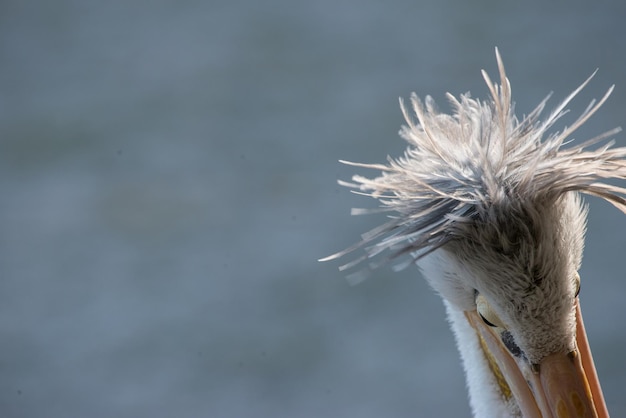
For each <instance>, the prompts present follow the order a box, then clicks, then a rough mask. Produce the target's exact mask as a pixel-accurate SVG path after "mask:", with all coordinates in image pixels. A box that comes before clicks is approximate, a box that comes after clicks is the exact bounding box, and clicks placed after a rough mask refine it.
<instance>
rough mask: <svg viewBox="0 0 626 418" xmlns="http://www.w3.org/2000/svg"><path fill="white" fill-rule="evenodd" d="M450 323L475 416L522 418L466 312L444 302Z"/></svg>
mask: <svg viewBox="0 0 626 418" xmlns="http://www.w3.org/2000/svg"><path fill="white" fill-rule="evenodd" d="M444 304H445V306H446V311H447V313H448V320H449V321H450V324H451V328H452V331H453V332H454V336H455V339H456V344H457V348H458V350H459V353H460V354H461V359H462V361H463V369H464V370H465V380H466V384H467V388H468V392H469V398H470V406H471V408H472V412H473V415H474V417H503V418H507V417H509V418H518V417H521V413H520V410H519V407H518V405H517V403H516V401H515V399H514V398H513V397H512V396H511V394H510V389H509V390H508V392H507V389H508V385H507V383H506V381H505V380H504V377H503V376H502V373H501V372H500V370H499V368H498V366H497V365H496V363H495V361H493V360H491V361H490V359H489V357H488V356H487V355H486V354H485V353H486V350H485V349H484V348H483V345H484V342H483V343H482V344H481V340H480V338H479V336H478V335H477V334H476V332H475V330H474V329H473V328H472V327H471V325H470V324H469V322H468V321H467V318H466V317H465V314H464V313H463V311H461V310H459V309H457V308H455V307H454V306H452V305H451V304H450V303H448V302H447V301H445V300H444Z"/></svg>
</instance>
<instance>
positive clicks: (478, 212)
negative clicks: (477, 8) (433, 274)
mask: <svg viewBox="0 0 626 418" xmlns="http://www.w3.org/2000/svg"><path fill="white" fill-rule="evenodd" d="M496 57H497V62H498V69H499V73H500V80H501V84H500V85H498V84H496V83H494V82H492V81H491V79H490V78H489V76H488V75H487V73H486V72H485V71H482V75H483V78H484V79H485V82H486V84H487V86H488V88H489V91H490V93H491V98H490V99H489V100H487V101H481V100H477V99H473V98H471V97H470V96H469V94H464V95H461V96H460V98H458V99H457V98H456V97H454V96H453V95H451V94H449V93H448V94H447V98H448V100H449V101H450V103H451V106H452V108H453V112H452V114H445V113H441V112H439V110H438V109H437V107H436V105H435V102H434V100H433V99H432V98H431V97H430V96H426V98H425V100H424V102H422V101H421V100H420V99H419V98H418V97H417V95H415V94H412V95H411V106H410V107H411V109H412V111H413V113H414V115H415V117H416V118H417V120H415V119H414V117H413V116H412V115H411V113H410V110H411V109H409V106H407V105H406V104H405V103H404V101H403V100H402V99H401V100H400V106H401V108H402V112H403V114H404V118H405V120H406V125H405V126H403V127H402V129H401V130H400V135H401V136H402V137H403V138H404V139H405V140H406V141H407V142H408V143H409V146H408V148H407V150H406V151H405V154H404V156H402V157H400V158H398V159H392V158H390V157H388V163H387V164H361V163H352V162H347V161H342V163H345V164H348V165H352V166H357V167H364V168H370V169H375V170H380V171H381V172H382V174H381V175H380V176H379V177H376V178H372V179H370V178H367V177H363V176H359V175H355V176H354V177H353V178H352V180H353V183H348V182H343V181H339V184H341V185H344V186H348V187H350V188H353V189H355V190H356V193H361V194H364V195H367V196H371V197H374V198H376V199H378V200H379V201H380V202H381V207H380V208H378V209H353V210H352V214H367V213H377V212H381V211H382V212H394V213H395V215H392V216H390V220H389V221H387V222H386V223H384V224H383V225H381V226H379V227H377V228H374V229H373V230H371V231H369V232H367V233H365V234H363V235H362V239H361V241H360V242H358V243H356V244H355V245H353V246H351V247H349V248H347V249H345V250H343V251H340V252H338V253H336V254H333V255H331V256H329V257H326V258H323V259H321V260H320V261H327V260H332V259H336V258H339V257H342V256H344V255H346V254H348V253H351V252H353V251H355V250H356V249H359V248H363V247H364V248H365V250H366V254H365V255H363V256H362V257H360V258H358V259H356V260H355V261H352V262H350V263H348V264H345V265H343V266H341V267H340V269H341V270H345V269H348V268H351V267H353V266H355V265H356V264H359V263H361V262H363V261H365V260H368V259H369V260H371V259H373V258H374V257H376V256H378V255H380V254H381V253H387V254H386V257H383V259H382V260H380V261H378V262H371V263H370V264H369V267H368V269H367V270H372V269H374V268H376V267H378V266H380V265H382V264H385V263H387V262H390V261H395V260H397V259H398V257H400V256H403V255H409V257H408V259H407V260H406V261H405V262H402V263H397V264H396V268H398V269H401V268H404V267H406V266H407V265H410V264H411V263H412V262H414V261H417V260H418V259H420V258H421V257H423V256H425V255H426V254H429V253H431V252H432V251H434V250H436V249H438V248H440V247H442V246H444V245H445V244H446V243H448V242H450V241H451V240H454V239H456V238H462V237H463V234H464V231H465V230H466V228H465V226H466V225H468V224H471V223H472V222H474V221H475V220H477V219H480V220H481V221H487V222H488V221H489V219H490V217H495V216H498V213H502V210H501V209H502V208H507V207H511V206H516V205H517V206H530V207H532V206H536V204H537V203H540V206H543V207H545V205H550V204H551V203H553V202H556V201H557V200H558V199H559V198H560V197H561V196H563V195H565V194H566V193H568V192H579V193H584V194H588V195H593V196H598V197H600V198H602V199H604V200H606V201H608V202H610V203H612V204H613V205H615V206H616V207H618V208H619V209H620V210H621V211H622V212H625V213H626V199H625V198H624V196H625V195H626V189H625V188H620V187H616V186H613V185H611V184H608V183H606V182H604V180H606V179H612V178H613V179H615V178H618V179H626V161H625V160H624V158H625V157H626V148H624V147H622V148H611V146H612V145H613V141H610V142H608V143H605V144H604V145H601V146H599V147H598V148H595V149H590V147H592V145H596V144H597V143H598V142H600V141H603V140H605V139H606V138H607V137H609V136H611V135H614V134H615V133H617V132H619V131H620V129H619V128H616V129H613V130H611V131H608V132H605V133H603V134H601V135H599V136H597V137H595V138H592V139H590V140H588V141H585V142H583V143H581V144H579V145H573V146H570V147H565V145H567V142H566V141H567V140H568V138H569V137H570V136H571V134H572V133H573V132H574V131H575V130H576V129H578V128H579V127H580V126H581V125H582V124H583V123H585V122H586V121H587V120H588V119H589V118H590V117H591V116H592V115H593V114H594V113H595V112H596V111H597V110H598V109H599V108H600V107H601V106H602V104H603V103H604V102H605V101H606V99H607V98H608V97H609V95H610V94H611V92H612V90H613V86H612V87H611V88H609V90H608V91H607V92H606V94H605V95H604V96H603V97H602V99H601V100H600V101H598V102H595V101H592V102H591V103H590V104H589V106H588V107H587V108H586V110H585V111H584V112H583V113H582V114H581V115H580V116H579V117H578V119H577V120H576V121H575V122H574V123H573V124H572V125H571V126H569V127H565V128H563V130H561V131H558V132H554V133H549V130H550V128H551V127H552V126H553V125H554V124H555V122H556V121H557V120H558V119H559V118H560V117H561V116H563V115H564V114H565V113H567V110H566V106H567V105H568V103H569V102H570V101H571V100H572V99H573V98H574V97H575V96H576V95H577V94H578V93H579V92H580V91H581V90H582V89H583V88H584V87H585V86H586V85H587V83H588V82H589V81H590V80H591V78H592V77H593V76H594V75H595V72H594V73H593V74H592V75H591V76H590V77H589V78H588V79H587V80H585V82H584V83H582V85H580V86H579V87H578V88H577V89H576V90H574V92H572V93H571V94H570V95H569V96H567V97H566V98H565V99H564V100H563V101H562V102H561V103H560V104H559V105H558V106H557V107H556V108H555V109H554V110H553V111H552V112H550V114H549V115H548V116H547V117H546V118H545V119H540V115H541V114H542V113H543V110H544V108H545V105H546V102H547V100H548V98H549V97H550V96H548V97H546V98H545V99H544V100H542V101H541V103H539V105H538V106H537V107H536V108H535V109H534V110H533V111H532V112H530V114H528V115H527V116H524V117H523V118H522V119H521V120H519V119H518V118H517V117H516V116H515V115H514V112H513V103H512V101H511V87H510V83H509V80H508V79H507V77H506V74H505V70H504V66H503V64H502V59H501V57H500V54H499V53H498V51H497V49H496ZM363 273H364V271H361V272H359V273H356V274H354V275H351V279H352V280H353V281H356V282H358V281H360V280H362V279H363V278H364V277H365V276H364V275H363Z"/></svg>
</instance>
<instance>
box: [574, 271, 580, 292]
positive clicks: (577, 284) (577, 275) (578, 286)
mask: <svg viewBox="0 0 626 418" xmlns="http://www.w3.org/2000/svg"><path fill="white" fill-rule="evenodd" d="M574 283H575V284H576V293H574V298H577V297H578V294H579V293H580V275H579V274H578V273H576V276H575V277H574Z"/></svg>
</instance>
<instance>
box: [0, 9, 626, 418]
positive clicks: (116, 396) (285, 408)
mask: <svg viewBox="0 0 626 418" xmlns="http://www.w3.org/2000/svg"><path fill="white" fill-rule="evenodd" d="M625 5H626V3H624V2H620V1H613V2H593V3H592V2H552V3H548V2H543V1H539V0H534V1H526V2H521V1H486V0H481V1H474V2H469V1H452V0H445V1H438V0H437V1H435V0H428V1H408V0H390V1H386V2H376V1H371V0H366V1H356V0H333V1H329V0H321V1H288V0H269V1H252V0H234V1H231V0H228V1H226V0H212V1H179V0H176V1H173V0H162V1H111V2H100V1H93V0H75V1H71V0H61V1H55V2H47V1H31V2H23V1H16V0H13V1H3V2H2V4H1V5H0V83H1V84H0V190H1V191H2V198H1V199H0V416H2V417H7V418H12V417H16V418H17V417H44V416H45V417H144V416H145V417H173V416H176V417H180V416H185V417H277V416H284V417H319V416H331V417H350V416H352V417H357V416H358V417H381V416H385V417H392V416H393V417H413V416H424V417H428V416H455V417H457V416H458V417H462V416H465V417H468V416H469V415H470V412H469V407H468V404H467V401H466V394H465V389H464V381H463V374H462V370H461V366H460V364H459V361H458V356H457V353H456V349H455V347H454V341H453V338H452V335H451V333H450V331H449V330H448V327H447V324H446V321H445V318H444V310H443V307H442V304H441V302H440V300H439V298H438V296H437V295H435V294H433V292H432V291H431V290H430V289H429V288H428V286H427V285H426V284H425V282H424V280H423V279H422V278H421V277H420V275H419V273H418V272H417V270H416V269H415V268H412V269H409V270H407V271H405V272H403V273H400V274H394V273H392V272H390V271H389V270H388V269H383V270H381V271H379V272H377V273H376V274H375V275H374V277H372V278H370V279H369V280H368V281H366V282H365V283H363V284H361V285H359V286H356V287H350V286H349V285H348V284H347V283H346V281H345V280H344V278H343V274H342V273H340V272H338V271H337V265H338V263H325V264H322V263H318V262H317V261H316V259H318V258H319V257H322V256H325V255H328V254H329V253H331V252H334V251H336V250H339V249H342V248H343V247H345V246H347V245H349V244H351V243H353V242H354V241H355V240H357V239H358V236H359V233H361V232H364V231H366V230H368V229H369V228H371V227H373V226H375V225H377V224H378V223H380V222H381V218H380V217H377V216H371V217H356V218H352V217H350V216H349V209H350V207H353V206H355V207H362V206H368V205H369V206H372V205H373V202H369V201H367V200H366V199H365V198H362V197H359V196H354V195H352V194H350V193H349V192H348V191H347V190H344V189H343V188H341V187H339V186H338V185H337V184H336V180H337V179H338V178H340V179H349V177H350V175H351V173H352V172H353V171H354V169H353V168H350V167H343V166H341V165H340V164H339V163H338V162H337V160H338V159H349V160H353V161H363V162H382V161H384V160H385V157H386V155H387V154H390V155H396V156H397V155H399V154H400V153H401V152H402V150H403V149H404V143H403V141H402V140H401V139H400V138H399V137H398V136H397V131H398V128H399V127H400V124H401V122H402V119H401V114H400V111H399V109H398V105H397V98H398V96H404V97H407V96H408V95H409V94H410V92H411V91H416V92H417V93H418V94H420V95H422V96H423V95H425V94H431V95H433V96H434V97H435V98H436V99H437V100H438V101H439V102H440V104H441V106H442V107H444V108H445V100H444V93H445V92H446V91H450V92H452V93H453V94H460V93H463V92H466V91H468V90H471V92H472V94H473V95H474V96H479V97H484V96H486V95H487V94H488V93H487V89H486V88H485V86H484V84H483V81H482V79H481V76H480V69H482V68H485V69H487V70H488V71H489V72H490V73H491V74H492V75H493V76H494V77H496V66H495V57H494V47H495V46H498V47H499V48H500V50H501V52H502V55H503V57H504V60H505V64H506V65H507V68H508V73H509V77H510V79H511V81H512V83H513V92H514V97H515V99H516V102H517V111H518V112H519V113H520V114H523V113H528V112H529V111H530V110H531V109H532V108H533V106H534V105H535V104H536V103H538V102H539V101H540V100H541V99H542V98H543V97H544V96H545V95H546V94H547V93H549V92H550V91H554V93H555V94H554V99H553V101H551V104H556V103H557V102H558V101H559V100H560V99H561V98H563V97H564V96H565V95H566V94H567V93H569V92H570V91H571V90H573V88H575V87H576V86H578V84H580V83H581V82H582V81H583V80H584V79H585V78H586V77H587V76H588V75H589V74H590V73H591V72H592V71H593V70H594V69H595V68H596V67H599V68H600V71H599V73H598V74H597V76H596V77H595V79H594V80H593V81H592V83H591V85H590V86H589V87H588V88H587V89H586V91H584V92H583V93H582V94H581V95H580V97H579V99H578V100H577V101H576V102H575V103H574V104H573V105H572V109H573V112H572V113H571V114H570V115H568V117H566V118H565V120H564V122H565V123H567V122H568V121H569V122H571V121H572V120H573V117H574V115H575V114H577V113H579V112H581V111H582V110H583V109H584V108H585V106H586V105H587V103H588V101H589V100H591V98H593V97H600V96H601V95H602V94H604V92H605V90H606V89H607V88H608V87H609V86H610V85H611V84H613V83H616V84H617V89H616V91H615V93H614V94H613V96H612V97H611V99H610V100H609V101H608V102H607V104H606V105H605V107H604V108H603V109H602V110H601V111H600V112H599V113H598V114H597V115H596V116H594V118H593V119H592V120H591V121H590V122H589V123H588V124H587V125H586V126H585V127H584V128H583V129H581V130H580V132H577V133H576V138H577V139H584V138H588V137H591V136H593V135H595V134H598V133H600V132H602V131H604V130H608V129H610V128H613V127H615V126H619V125H626V82H625V80H626V46H625V45H626V44H625V43H624V39H626V25H624V18H625V17H626V6H625ZM568 118H569V119H568ZM616 140H617V142H618V144H620V145H622V146H624V145H626V136H625V135H624V134H619V135H617V137H616ZM588 201H589V204H590V207H591V214H590V219H589V233H588V239H587V250H586V253H585V259H584V265H583V268H582V272H581V276H582V278H583V284H582V294H581V295H582V303H583V308H584V312H585V314H586V322H587V327H588V330H589V335H590V338H591V342H592V346H593V348H594V352H595V356H596V361H597V366H598V369H599V373H600V376H601V378H602V382H603V385H604V388H605V391H606V398H607V401H608V404H609V407H610V409H611V410H612V412H613V414H614V416H626V400H625V398H624V388H626V357H625V356H624V350H625V348H624V346H625V345H626V326H625V325H624V321H623V318H626V304H625V303H624V295H625V293H626V282H625V281H624V272H623V266H624V255H625V251H624V250H625V249H626V234H624V231H626V217H625V216H624V215H623V214H621V213H620V212H619V211H618V210H616V209H614V208H613V207H612V206H610V205H608V204H606V203H603V202H599V201H598V200H594V199H588Z"/></svg>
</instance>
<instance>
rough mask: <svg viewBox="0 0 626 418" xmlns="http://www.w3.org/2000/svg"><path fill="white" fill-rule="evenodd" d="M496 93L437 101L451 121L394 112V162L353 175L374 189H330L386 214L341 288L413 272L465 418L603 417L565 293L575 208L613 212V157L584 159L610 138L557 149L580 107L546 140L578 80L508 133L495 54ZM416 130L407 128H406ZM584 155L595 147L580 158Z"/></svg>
mask: <svg viewBox="0 0 626 418" xmlns="http://www.w3.org/2000/svg"><path fill="white" fill-rule="evenodd" d="M496 58H497V63H498V68H499V72H500V79H501V83H500V85H498V84H496V83H494V82H492V81H491V79H490V78H489V76H488V75H487V73H486V72H484V71H483V77H484V79H485V82H486V83H487V86H488V88H489V91H490V93H491V97H490V99H489V100H487V101H480V100H476V99H472V98H470V96H469V95H468V94H467V95H462V96H460V98H458V99H457V98H455V97H454V96H452V95H450V94H448V95H447V97H448V100H449V101H450V103H451V107H452V109H453V112H452V114H445V113H441V112H439V111H438V109H437V107H436V105H435V103H434V101H433V99H432V98H431V97H428V96H427V97H426V99H425V101H424V102H422V101H421V100H420V99H419V98H418V97H417V96H416V95H412V96H411V106H410V108H411V109H412V111H413V113H414V115H415V116H412V115H411V112H410V109H409V106H407V105H405V104H404V103H403V102H402V101H401V108H402V111H403V113H404V117H405V119H406V126H404V127H403V128H402V129H401V131H400V135H401V136H402V137H403V138H404V139H405V140H406V141H407V142H408V143H409V147H408V149H407V150H406V152H405V154H404V156H402V157H401V158H398V159H391V158H388V162H387V164H355V163H347V164H351V165H355V166H359V167H365V168H371V169H376V170H379V171H380V172H381V175H380V176H379V177H376V178H373V179H370V178H366V177H362V176H354V177H353V182H351V183H347V182H341V181H340V184H343V185H346V186H349V187H351V188H353V189H356V191H357V193H362V194H366V195H368V196H371V197H374V198H376V199H378V200H379V201H380V203H381V205H380V207H379V208H378V209H369V210H368V209H353V214H362V213H371V212H380V211H382V212H391V213H392V216H390V218H389V220H388V221H387V222H386V223H384V224H383V225H381V226H379V227H377V228H375V229H373V230H372V231H370V232H367V233H365V234H364V235H363V236H362V240H361V241H360V242H358V243H357V244H355V245H354V246H352V247H350V248H348V249H346V250H344V251H341V252H339V253H336V254H334V255H332V256H330V257H327V258H325V259H323V260H330V259H334V258H338V257H342V256H344V255H346V254H348V253H351V252H352V251H355V250H357V249H360V248H364V249H365V254H364V255H363V256H361V257H359V258H357V260H355V261H353V262H350V263H348V264H346V265H344V266H342V267H341V269H347V268H351V267H353V266H354V265H356V264H359V263H361V262H363V261H368V263H367V265H366V267H365V269H363V270H360V271H358V272H357V273H354V274H352V275H350V276H349V278H350V279H351V280H353V281H355V282H358V281H359V280H361V279H362V278H364V277H365V276H366V274H367V272H368V271H369V272H371V270H372V269H374V268H376V267H378V266H380V265H382V264H385V263H387V262H393V264H394V266H396V267H397V268H403V267H405V266H407V265H410V264H413V263H417V264H418V266H419V267H420V268H421V270H422V272H423V275H424V277H425V278H426V279H427V281H428V282H429V283H430V285H431V286H432V287H433V288H434V289H435V290H436V291H437V293H439V294H440V295H441V297H442V298H443V300H444V304H445V306H446V310H447V312H448V316H449V320H450V323H451V326H452V329H453V331H454V333H455V337H456V341H457V346H458V349H459V351H460V353H461V357H462V360H463V364H464V368H465V372H466V379H467V385H468V388H469V394H470V404H471V407H472V410H473V413H474V415H475V416H476V417H496V416H497V417H559V418H563V417H608V412H607V411H606V406H605V403H604V399H603V397H602V391H601V389H600V385H599V383H598V378H597V375H596V373H595V368H594V366H593V360H592V358H591V351H590V349H589V345H588V342H587V338H586V335H585V330H584V326H583V322H582V316H581V314H580V306H579V302H578V292H579V289H580V277H579V275H578V270H579V268H580V264H581V260H582V253H583V245H584V233H585V220H586V215H587V209H586V206H585V205H584V204H583V202H582V200H581V197H580V195H581V194H587V195H593V196H597V197H600V198H602V199H605V200H607V201H608V202H610V203H612V204H614V205H615V206H617V207H618V208H619V209H620V210H622V211H624V212H626V200H625V199H624V198H623V197H622V196H623V195H624V194H626V189H623V188H618V187H616V186H613V185H610V184H608V183H606V182H605V180H606V179H611V178H614V179H615V178H617V179H626V161H625V160H624V157H626V148H611V146H612V143H610V142H609V143H605V144H603V145H597V144H598V143H599V142H604V140H605V139H606V138H607V137H609V136H611V135H613V134H615V133H616V132H618V131H619V129H614V130H612V131H609V132H606V133H604V134H601V135H599V136H597V137H595V138H593V139H591V140H588V141H586V142H584V143H581V144H579V145H571V146H569V147H567V146H566V145H567V141H568V140H569V138H570V137H571V134H572V133H573V132H574V131H575V130H576V129H577V128H579V127H580V126H581V125H582V124H583V123H584V122H585V121H586V120H587V119H588V118H589V117H591V116H592V115H593V114H594V113H595V112H596V111H597V110H598V108H600V106H601V105H602V104H603V103H604V102H605V101H606V99H607V98H608V96H609V95H610V93H611V91H612V89H613V87H611V88H610V89H609V90H608V92H607V93H606V94H605V95H604V97H603V98H602V99H601V100H600V101H598V102H597V103H596V102H595V101H593V102H592V103H591V104H590V105H589V106H588V107H587V109H586V110H585V111H584V112H583V113H582V115H581V116H580V117H579V118H578V119H577V120H576V121H575V122H574V123H573V124H572V125H571V126H569V127H565V128H563V129H562V130H561V131H559V132H555V133H549V131H550V130H551V127H552V126H553V124H554V123H555V122H556V121H557V120H558V119H559V118H560V117H561V116H562V115H563V114H564V113H565V112H566V106H567V104H568V103H569V102H570V101H571V100H572V98H574V96H576V94H577V93H578V92H580V90H581V89H582V88H583V87H585V85H586V84H587V83H588V82H589V80H590V79H591V77H593V75H592V76H591V77H589V79H587V80H586V81H585V82H584V83H583V84H582V85H581V86H580V87H578V88H577V89H576V90H575V91H574V92H573V93H571V94H570V95H569V96H568V97H566V98H565V100H563V102H562V103H561V104H560V105H558V106H557V107H556V109H554V110H553V111H552V112H550V113H549V115H548V116H547V117H545V118H543V119H542V118H541V117H540V116H541V114H542V111H543V110H544V107H545V104H546V101H547V100H548V97H549V96H548V97H547V98H546V99H544V100H543V101H542V102H541V103H540V104H539V105H538V106H537V107H536V108H535V109H534V110H533V111H532V112H530V114H528V115H527V116H525V117H523V118H522V119H521V120H520V119H518V118H517V117H516V116H515V115H514V112H513V104H512V101H511V88H510V83H509V80H508V79H507V77H506V74H505V71H504V66H503V64H502V60H501V57H500V55H499V53H498V50H497V49H496ZM414 118H416V120H415V119H414ZM594 145H595V147H594Z"/></svg>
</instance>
